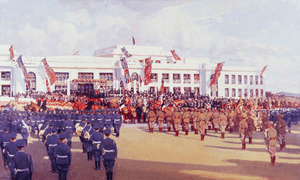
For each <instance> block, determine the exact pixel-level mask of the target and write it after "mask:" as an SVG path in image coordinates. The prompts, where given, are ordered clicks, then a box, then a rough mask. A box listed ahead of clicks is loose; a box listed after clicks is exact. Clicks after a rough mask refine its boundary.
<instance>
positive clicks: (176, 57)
mask: <svg viewBox="0 0 300 180" xmlns="http://www.w3.org/2000/svg"><path fill="white" fill-rule="evenodd" d="M171 53H172V56H173V58H174V59H175V60H181V59H180V57H179V56H178V55H177V54H176V53H175V49H174V50H171Z"/></svg>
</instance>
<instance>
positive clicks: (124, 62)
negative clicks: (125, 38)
mask: <svg viewBox="0 0 300 180" xmlns="http://www.w3.org/2000/svg"><path fill="white" fill-rule="evenodd" d="M120 61H121V65H122V68H123V69H124V70H126V69H128V64H127V61H126V58H122V59H121V60H120Z"/></svg>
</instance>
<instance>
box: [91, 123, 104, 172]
mask: <svg viewBox="0 0 300 180" xmlns="http://www.w3.org/2000/svg"><path fill="white" fill-rule="evenodd" d="M99 130H100V126H99V124H95V126H94V132H93V134H92V135H91V137H90V141H91V142H92V154H93V156H94V159H95V168H94V170H96V171H98V170H100V169H101V166H100V165H101V157H102V149H103V140H104V137H103V134H102V133H101V132H100V131H99Z"/></svg>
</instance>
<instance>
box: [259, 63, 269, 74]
mask: <svg viewBox="0 0 300 180" xmlns="http://www.w3.org/2000/svg"><path fill="white" fill-rule="evenodd" d="M267 67H268V65H266V66H265V67H264V68H263V69H262V70H261V73H260V76H262V75H263V73H264V72H265V71H266V69H267Z"/></svg>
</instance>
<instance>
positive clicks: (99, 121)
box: [95, 113, 105, 132]
mask: <svg viewBox="0 0 300 180" xmlns="http://www.w3.org/2000/svg"><path fill="white" fill-rule="evenodd" d="M95 119H96V124H98V125H99V128H100V132H103V129H104V125H105V117H104V115H103V114H102V113H101V114H97V115H96V117H95Z"/></svg>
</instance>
